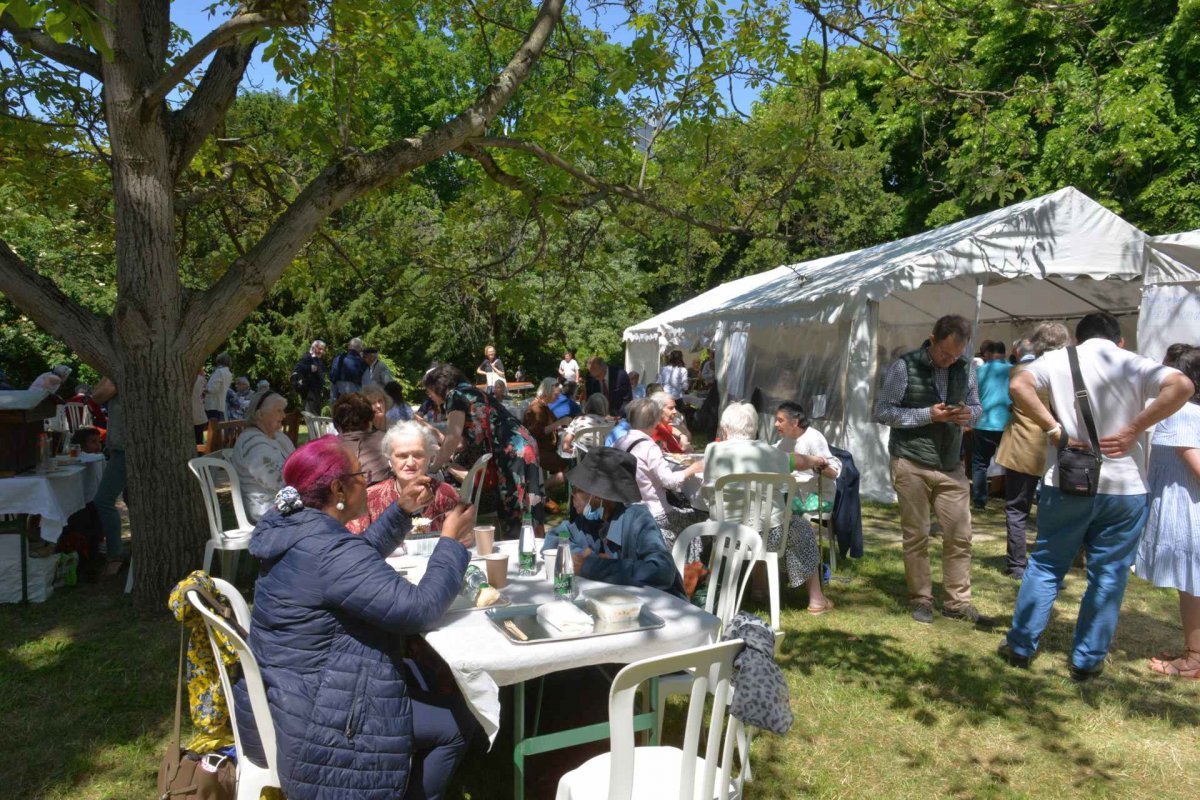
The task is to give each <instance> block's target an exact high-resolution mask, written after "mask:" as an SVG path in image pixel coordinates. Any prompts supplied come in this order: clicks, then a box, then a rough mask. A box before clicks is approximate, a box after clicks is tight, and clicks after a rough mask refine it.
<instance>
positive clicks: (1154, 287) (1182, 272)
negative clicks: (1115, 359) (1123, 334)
mask: <svg viewBox="0 0 1200 800" xmlns="http://www.w3.org/2000/svg"><path fill="white" fill-rule="evenodd" d="M1174 342H1190V343H1192V344H1200V230H1196V231H1190V232H1188V233H1172V234H1170V235H1168V236H1155V237H1154V238H1152V239H1150V240H1148V241H1147V242H1146V289H1145V293H1144V295H1143V298H1142V313H1141V316H1140V317H1139V319H1138V350H1139V352H1141V353H1142V355H1144V356H1146V357H1147V358H1153V359H1154V360H1155V361H1158V360H1161V359H1162V357H1163V355H1164V354H1165V353H1166V350H1167V347H1168V346H1170V345H1171V344H1173V343H1174Z"/></svg>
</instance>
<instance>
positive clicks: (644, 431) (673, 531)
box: [585, 397, 706, 562]
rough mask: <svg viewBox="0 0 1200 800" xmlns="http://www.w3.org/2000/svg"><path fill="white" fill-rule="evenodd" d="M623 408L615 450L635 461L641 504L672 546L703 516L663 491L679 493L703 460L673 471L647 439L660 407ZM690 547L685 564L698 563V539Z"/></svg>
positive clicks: (646, 401) (635, 404)
mask: <svg viewBox="0 0 1200 800" xmlns="http://www.w3.org/2000/svg"><path fill="white" fill-rule="evenodd" d="M626 408H627V412H626V417H627V418H628V419H629V427H630V431H629V433H627V434H625V435H624V436H623V437H621V440H620V441H619V442H617V444H616V449H618V450H623V451H624V452H626V453H629V454H630V455H632V456H633V457H634V458H635V459H637V485H638V489H639V491H640V492H641V497H642V501H643V502H644V503H645V504H646V507H647V508H649V509H650V514H651V516H653V517H654V521H655V522H657V523H658V527H659V528H660V529H661V530H662V535H663V538H664V539H665V540H666V542H667V545H668V546H670V545H673V544H674V543H675V539H676V537H678V536H679V534H680V532H681V531H683V529H684V528H686V527H687V526H688V525H691V524H693V523H695V522H703V521H704V519H705V518H706V516H705V514H704V513H703V512H700V511H697V510H696V509H693V508H683V507H681V506H676V505H673V504H672V503H671V501H670V499H669V498H668V497H667V491H668V490H671V491H675V492H678V491H680V490H681V489H682V488H683V484H684V481H686V480H687V479H688V478H690V477H691V476H693V475H696V474H699V473H700V472H701V471H702V470H703V469H704V461H703V460H699V461H696V462H695V463H693V464H691V465H690V466H687V467H684V468H682V469H675V468H674V465H673V464H671V463H670V462H669V461H667V460H666V459H665V458H663V453H662V450H660V449H659V448H658V446H657V445H656V444H655V443H654V441H653V440H652V439H651V438H650V432H651V431H653V430H654V426H655V425H657V424H658V423H659V421H660V420H661V419H662V407H661V406H660V405H659V404H658V403H657V402H656V401H655V400H654V398H652V397H647V398H643V399H641V400H634V401H632V402H630V403H629V405H628V406H627V407H626ZM585 460H586V459H585ZM693 544H694V547H693V549H692V550H691V551H690V552H689V554H688V561H689V562H692V561H698V560H699V558H700V540H699V539H697V540H696V541H695V542H693Z"/></svg>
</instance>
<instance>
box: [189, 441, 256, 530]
mask: <svg viewBox="0 0 1200 800" xmlns="http://www.w3.org/2000/svg"><path fill="white" fill-rule="evenodd" d="M188 469H190V470H191V471H192V474H193V475H195V476H196V480H198V481H200V491H201V492H202V493H203V494H204V510H205V511H206V512H207V513H208V530H209V533H210V534H211V535H212V538H213V539H218V540H219V539H221V538H222V534H223V533H224V531H225V524H224V522H223V521H222V519H221V501H220V498H219V496H218V495H217V486H218V476H220V475H224V476H225V478H226V479H227V480H228V482H229V498H230V500H231V501H232V502H233V514H234V517H235V519H236V520H237V527H238V529H239V530H250V529H251V528H253V527H254V525H253V524H252V523H251V522H250V520H249V518H247V516H246V507H245V506H244V505H243V504H242V484H241V482H240V481H239V480H238V476H237V470H236V469H234V467H233V464H231V463H229V462H228V461H226V460H225V459H223V458H212V457H211V456H197V457H196V458H193V459H191V460H190V461H188Z"/></svg>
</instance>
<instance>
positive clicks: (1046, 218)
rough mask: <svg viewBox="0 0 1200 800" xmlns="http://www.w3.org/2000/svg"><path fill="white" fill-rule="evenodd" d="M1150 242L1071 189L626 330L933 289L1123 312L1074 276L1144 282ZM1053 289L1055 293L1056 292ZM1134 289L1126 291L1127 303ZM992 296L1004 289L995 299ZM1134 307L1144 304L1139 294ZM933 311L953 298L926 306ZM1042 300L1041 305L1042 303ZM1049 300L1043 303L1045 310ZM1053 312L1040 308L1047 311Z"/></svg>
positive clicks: (710, 296) (645, 333)
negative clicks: (1029, 287)
mask: <svg viewBox="0 0 1200 800" xmlns="http://www.w3.org/2000/svg"><path fill="white" fill-rule="evenodd" d="M1146 240H1147V237H1146V236H1145V234H1143V233H1142V232H1141V231H1140V230H1138V229H1137V228H1135V227H1134V226H1132V225H1130V224H1129V223H1127V222H1125V221H1124V220H1123V219H1121V218H1120V217H1118V216H1117V215H1116V214H1114V213H1112V212H1111V211H1109V210H1108V209H1106V208H1104V207H1103V206H1101V205H1100V204H1099V203H1097V202H1095V201H1094V200H1092V199H1091V198H1089V197H1087V196H1086V195H1084V194H1083V193H1082V192H1080V191H1078V190H1077V189H1075V188H1073V187H1070V186H1068V187H1066V188H1064V189H1060V190H1059V191H1057V192H1054V193H1052V194H1048V195H1044V196H1042V197H1037V198H1034V199H1032V200H1026V201H1024V202H1021V203H1016V204H1014V205H1011V206H1008V207H1007V208H1002V209H998V210H996V211H992V212H989V213H987V214H981V215H980V216H977V217H972V218H970V219H965V220H961V221H959V222H954V223H951V224H949V225H944V226H942V227H940V228H936V229H934V230H930V231H926V232H924V233H919V234H916V235H915V236H909V237H908V238H905V239H899V240H897V241H894V242H887V243H885V244H880V245H876V246H874V247H868V248H865V249H863V250H855V251H853V252H850V253H843V254H840V255H836V256H827V257H825V258H819V259H816V260H813V261H806V262H803V263H800V264H792V265H786V266H782V267H776V268H775V269H772V270H768V271H766V272H762V273H760V274H758V275H751V276H749V277H746V278H739V279H738V280H734V281H730V282H728V283H725V284H722V285H721V286H718V287H716V288H714V289H711V290H709V291H707V292H705V293H703V294H701V295H699V296H698V297H694V298H692V299H691V300H688V301H686V302H684V303H681V304H680V305H678V306H675V307H674V308H670V309H668V310H666V311H664V312H662V313H660V314H658V315H656V316H654V317H652V318H650V319H648V320H646V321H645V322H642V323H639V324H637V325H633V326H631V327H629V328H627V329H626V330H625V337H624V338H625V340H626V341H659V342H662V341H666V342H669V343H677V342H680V341H683V340H684V339H687V338H689V337H695V336H703V335H705V334H707V333H709V332H711V330H712V329H713V328H715V326H716V325H717V323H718V322H725V323H726V324H727V325H730V326H732V327H733V328H735V329H736V328H745V327H749V326H759V325H763V326H768V325H788V324H798V323H801V322H834V321H837V320H838V319H839V318H841V317H842V316H843V314H845V313H846V311H847V310H848V309H849V310H850V313H853V311H854V309H856V308H858V307H859V306H860V305H861V304H863V303H865V302H866V301H868V300H874V301H880V300H883V299H884V298H886V297H889V296H898V297H899V298H901V300H905V299H907V300H909V301H911V300H913V299H914V298H915V295H911V294H909V293H914V292H915V291H916V290H917V289H919V288H921V287H922V286H926V285H929V284H939V285H945V288H946V290H948V291H953V292H957V293H958V294H962V293H963V292H969V293H970V295H971V298H972V304H973V301H974V288H975V286H976V285H977V284H983V285H985V286H988V287H995V288H996V291H994V292H993V291H992V290H988V291H986V292H985V294H984V307H983V317H984V318H989V317H990V318H995V319H1000V318H1003V319H1010V318H1030V319H1036V318H1039V317H1041V318H1045V317H1051V318H1053V317H1057V316H1064V315H1068V314H1070V313H1071V312H1070V311H1067V310H1066V309H1068V308H1072V307H1074V306H1079V307H1080V308H1082V309H1083V310H1084V312H1086V311H1090V310H1094V308H1096V307H1100V308H1105V307H1108V308H1116V306H1113V305H1111V303H1113V302H1115V298H1114V297H1111V296H1106V295H1105V292H1104V291H1103V290H1100V291H1097V289H1098V288H1099V287H1093V286H1089V285H1088V282H1081V283H1080V284H1075V285H1072V286H1069V287H1068V286H1064V281H1072V280H1074V279H1076V278H1092V279H1095V280H1097V281H1099V280H1103V279H1105V278H1119V279H1121V280H1124V281H1130V280H1137V279H1140V278H1141V277H1142V273H1143V270H1144V268H1145V264H1146ZM1025 277H1032V278H1035V279H1041V280H1048V281H1049V282H1048V284H1047V285H1046V289H1047V291H1046V292H1043V291H1042V290H1041V289H1039V290H1038V293H1037V294H1038V296H1037V297H1036V298H1033V297H1029V296H1028V295H1029V292H1027V291H1023V292H1017V291H1012V290H1010V291H1007V292H1005V291H1004V289H1003V288H1002V287H1003V285H1004V284H1006V283H1008V282H1010V281H1013V280H1014V279H1017V278H1025ZM1051 287H1053V289H1052V290H1051ZM1127 294H1128V292H1122V293H1121V295H1122V299H1124V300H1127V297H1125V295H1127ZM993 295H995V296H993ZM1134 305H1136V301H1134ZM920 306H921V307H925V308H921V309H920V311H921V313H923V314H931V315H932V316H934V317H936V316H938V314H939V313H942V312H938V311H936V309H937V308H939V307H940V308H942V309H944V308H946V306H945V305H941V304H940V303H934V304H932V305H930V303H928V302H923V303H920ZM1034 306H1036V308H1035V307H1034ZM1043 307H1044V308H1043ZM1043 311H1044V312H1046V313H1041V312H1043Z"/></svg>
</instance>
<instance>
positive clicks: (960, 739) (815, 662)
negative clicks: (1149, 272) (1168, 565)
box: [0, 507, 1200, 800]
mask: <svg viewBox="0 0 1200 800" xmlns="http://www.w3.org/2000/svg"><path fill="white" fill-rule="evenodd" d="M864 513H865V516H866V519H865V522H866V527H867V535H866V539H867V556H866V557H865V558H863V559H861V560H859V561H857V562H854V563H852V564H849V565H839V566H840V567H841V569H840V572H841V574H842V575H843V576H845V577H848V578H849V579H850V580H849V582H848V583H841V582H834V583H833V584H832V585H831V587H830V589H829V592H830V596H831V597H832V598H833V599H834V601H835V602H836V603H837V609H836V610H835V611H834V612H833V613H831V614H827V615H825V616H823V617H811V616H809V615H808V614H807V613H805V611H804V608H805V604H806V603H805V598H804V593H803V591H800V592H795V593H791V594H790V595H789V597H788V598H787V600H786V606H787V607H786V608H785V616H784V627H785V628H786V630H787V631H788V634H787V636H786V637H785V638H784V641H783V645H782V651H781V654H780V660H781V664H782V666H783V668H784V670H785V672H786V673H787V676H788V680H789V684H790V686H791V693H792V706H793V710H794V711H795V714H796V723H795V726H794V727H793V729H792V731H791V733H789V734H788V735H787V736H786V737H775V736H768V735H762V736H759V737H758V738H757V739H756V741H755V744H754V751H753V768H754V774H755V781H754V783H753V784H751V786H750V792H749V796H751V797H759V798H784V797H797V796H803V795H806V794H807V795H810V796H814V797H822V798H870V799H871V800H875V799H877V798H909V797H913V798H915V797H921V798H935V797H961V798H1018V797H1038V798H1055V800H1066V798H1105V797H1112V798H1135V797H1155V798H1195V797H1196V796H1197V793H1198V792H1200V778H1197V777H1196V776H1200V747H1198V746H1197V745H1198V744H1200V742H1198V741H1197V738H1198V737H1197V730H1198V728H1197V723H1200V687H1197V686H1196V685H1192V684H1186V683H1179V682H1173V681H1170V680H1168V679H1166V678H1163V677H1161V676H1157V675H1155V674H1153V673H1151V672H1149V671H1148V670H1147V669H1146V667H1145V660H1146V658H1147V657H1148V656H1149V655H1152V654H1154V653H1157V652H1158V651H1159V650H1161V649H1163V648H1167V647H1170V648H1175V647H1177V646H1178V640H1179V639H1180V638H1181V637H1180V635H1179V622H1178V616H1177V615H1178V610H1177V605H1176V600H1175V595H1174V593H1172V592H1165V591H1160V590H1155V589H1152V588H1150V587H1148V586H1147V584H1145V583H1143V582H1141V581H1139V580H1137V579H1131V581H1130V588H1129V592H1128V594H1127V595H1126V599H1125V606H1124V612H1123V614H1122V617H1121V624H1120V628H1119V630H1118V632H1117V638H1116V641H1115V642H1114V646H1113V652H1112V657H1111V662H1110V664H1109V666H1108V670H1107V671H1106V672H1105V674H1104V676H1103V677H1102V678H1100V679H1099V680H1097V681H1095V682H1093V683H1092V684H1088V685H1085V686H1077V685H1075V684H1073V683H1072V682H1071V681H1070V680H1068V678H1067V677H1066V652H1067V649H1068V648H1069V646H1070V639H1071V631H1072V626H1073V624H1074V609H1075V607H1076V606H1077V604H1078V601H1079V597H1080V594H1081V592H1082V590H1083V586H1084V580H1083V575H1082V573H1081V572H1079V571H1074V572H1072V574H1071V576H1070V577H1069V578H1068V579H1067V586H1066V590H1065V592H1064V596H1063V597H1062V598H1061V599H1060V602H1059V605H1058V611H1057V613H1056V615H1055V616H1054V618H1053V619H1052V622H1051V625H1050V627H1049V629H1048V630H1047V633H1046V636H1045V641H1044V646H1043V653H1042V657H1041V658H1039V659H1038V660H1037V661H1036V662H1035V663H1034V666H1033V669H1032V670H1031V671H1028V672H1024V671H1019V670H1015V669H1011V668H1009V667H1008V666H1006V665H1005V664H1003V663H1002V662H1001V661H999V660H998V659H997V658H996V657H995V656H994V655H993V653H994V651H995V648H996V646H997V644H998V643H999V642H1000V640H1001V636H1002V635H1003V631H1004V630H1005V628H1006V626H1007V619H1008V615H1009V614H1010V613H1011V610H1012V602H1013V598H1014V597H1015V595H1016V589H1017V586H1016V584H1015V583H1014V582H1012V581H1011V580H1010V579H1008V578H1005V577H1003V576H1002V575H1001V574H1000V570H1001V568H1002V566H1003V557H1004V536H1003V520H1002V515H1001V514H1000V513H999V512H998V511H989V512H987V513H985V514H983V515H981V516H980V517H978V518H977V520H976V549H975V553H976V560H975V567H974V570H973V575H974V584H975V602H976V605H977V606H978V607H979V608H980V610H981V611H983V612H984V613H986V614H993V615H996V616H997V617H999V618H1000V624H999V625H998V627H997V628H995V629H994V630H990V631H989V630H979V629H976V628H974V627H972V626H970V625H968V624H966V623H962V622H954V621H950V620H946V619H944V618H942V617H940V616H939V617H938V618H937V620H936V622H935V624H934V625H932V626H920V625H917V624H916V623H913V622H912V621H911V620H910V619H909V618H908V611H907V602H906V597H905V589H904V574H903V567H902V564H901V560H900V551H899V543H898V529H897V525H896V521H895V520H896V514H895V512H894V510H892V509H889V508H878V507H868V508H866V509H865V512H864ZM934 549H935V556H936V554H937V553H936V551H937V548H934ZM936 560H937V559H936V557H935V561H936ZM939 567H940V565H937V564H935V567H934V575H935V577H936V576H937V575H938V574H939V572H940V568H939ZM123 585H124V578H123V576H122V577H121V578H120V579H108V580H107V581H104V582H102V583H100V584H97V585H92V586H80V587H77V588H74V589H65V590H60V591H58V592H57V593H56V594H55V596H54V597H53V598H51V600H50V601H49V602H47V603H44V604H41V605H34V606H29V607H24V608H22V607H17V606H4V607H0V729H2V730H4V731H5V732H6V734H7V735H6V740H7V741H8V742H9V754H8V756H7V757H5V758H4V759H3V761H2V762H0V797H3V798H9V797H11V798H21V799H24V798H68V797H69V798H73V799H77V800H91V799H92V798H146V797H150V796H152V794H153V786H154V778H155V774H156V772H157V768H158V760H159V758H160V755H161V751H162V748H163V746H164V744H165V740H166V737H167V735H168V729H169V727H170V721H171V718H170V714H171V710H172V693H173V690H174V678H175V674H174V666H175V657H176V652H177V649H176V648H177V645H178V639H177V633H176V632H177V629H176V628H175V626H174V625H173V623H172V621H171V619H170V617H169V615H168V612H167V610H166V608H165V604H164V608H163V610H162V613H161V614H158V615H152V616H141V615H138V614H136V613H134V612H132V611H131V610H130V608H129V605H128V602H127V600H126V599H125V597H124V596H123V595H121V594H120V590H121V588H122V586H123ZM751 608H752V609H754V610H758V611H762V612H763V613H765V610H764V609H763V608H762V607H761V606H757V605H755V604H753V603H751ZM594 676H595V673H590V677H589V679H588V680H584V681H578V680H576V681H572V680H570V679H566V680H558V681H550V682H548V688H547V705H548V706H550V709H549V710H548V715H549V716H550V717H551V718H553V717H554V715H555V714H556V713H559V714H561V713H576V714H578V713H585V711H586V713H602V709H603V702H604V698H603V689H602V687H599V682H598V679H597V678H596V677H594ZM581 684H594V686H593V687H592V692H591V695H593V696H592V697H591V699H590V700H589V701H588V702H587V703H584V704H582V705H583V706H587V709H586V710H585V711H581V710H580V707H581V704H580V703H579V702H578V693H579V686H580V685H581ZM531 694H532V692H531ZM679 702H682V701H681V700H680V701H679ZM564 709H570V711H569V712H565V711H564ZM506 713H507V712H506ZM582 757H583V756H581V755H580V754H579V753H576V752H572V751H567V752H566V754H565V755H563V754H552V755H549V756H541V757H537V758H535V759H532V760H531V762H530V768H531V771H532V772H534V773H541V775H542V779H541V780H540V781H537V782H536V783H535V785H534V787H533V788H534V791H533V792H532V793H531V796H548V797H552V796H553V786H554V779H553V777H552V776H551V773H552V772H554V771H555V770H558V771H561V770H565V769H568V768H570V767H572V766H574V765H575V763H577V762H578V761H579V760H580V759H581V758H582ZM510 762H511V748H510V745H509V743H508V742H507V741H506V740H505V739H504V737H503V735H502V736H501V739H500V740H499V741H498V743H497V746H496V747H495V748H493V750H492V751H491V752H490V753H486V752H484V749H483V748H482V747H481V746H478V745H477V746H476V748H475V749H473V750H472V752H471V753H470V754H468V756H467V759H466V764H465V766H464V768H463V769H462V770H460V775H459V778H460V779H461V786H460V787H458V788H457V789H456V791H455V792H454V793H452V795H451V796H463V797H469V798H472V799H473V800H474V799H479V798H502V797H508V796H509V795H510V789H509V787H510V785H511V784H510V775H511V767H510V766H509V764H510ZM664 800H665V799H664Z"/></svg>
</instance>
